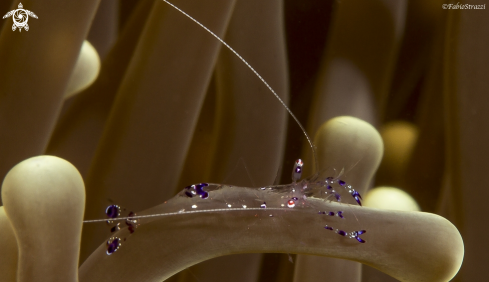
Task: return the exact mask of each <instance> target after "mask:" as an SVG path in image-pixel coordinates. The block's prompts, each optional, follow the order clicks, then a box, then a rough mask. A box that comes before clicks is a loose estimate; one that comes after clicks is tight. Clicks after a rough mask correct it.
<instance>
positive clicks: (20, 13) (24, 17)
mask: <svg viewBox="0 0 489 282" xmlns="http://www.w3.org/2000/svg"><path fill="white" fill-rule="evenodd" d="M12 18H13V20H14V23H15V25H16V26H19V27H20V26H24V25H25V24H26V23H27V21H28V20H29V15H28V14H27V12H26V11H25V10H24V9H17V10H15V12H14V14H13V17H12Z"/></svg>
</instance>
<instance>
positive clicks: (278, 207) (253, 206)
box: [87, 160, 366, 255]
mask: <svg viewBox="0 0 489 282" xmlns="http://www.w3.org/2000/svg"><path fill="white" fill-rule="evenodd" d="M298 161H300V160H298ZM297 163H298V162H297V161H296V164H297ZM301 167H302V166H301ZM296 173H297V165H295V166H294V169H293V172H292V175H293V176H292V179H293V180H294V182H292V183H291V184H287V185H270V186H265V187H259V188H249V187H238V186H233V185H224V184H215V183H198V184H193V185H189V186H187V187H185V188H184V189H183V190H182V191H180V192H179V193H178V194H177V195H175V196H174V197H173V198H172V199H170V200H168V201H166V202H164V203H163V204H162V205H160V206H158V207H156V208H155V209H151V210H149V211H146V212H145V213H141V214H140V215H136V214H134V213H132V212H130V213H129V215H128V216H127V217H119V215H120V214H121V213H120V207H119V206H117V205H110V206H109V207H107V209H106V214H107V217H108V219H107V223H110V224H113V223H114V221H117V220H124V221H125V224H126V225H127V226H128V227H127V230H121V232H120V233H118V234H117V235H118V236H120V237H118V236H113V237H111V238H110V239H109V240H108V241H107V254H108V255H110V254H112V253H114V252H115V251H117V250H119V248H120V247H121V242H122V241H125V239H126V238H125V237H124V236H129V235H130V234H132V233H134V231H135V228H137V227H138V226H139V225H140V224H144V223H147V222H149V221H152V220H155V219H157V218H158V217H163V216H178V215H188V214H196V213H216V212H238V211H259V214H260V216H266V217H274V216H283V215H284V213H286V212H292V211H297V210H305V211H310V210H313V211H314V212H316V213H317V214H318V216H323V217H326V218H328V221H327V223H329V225H325V226H323V228H324V229H325V230H329V231H334V232H335V233H336V234H338V235H340V236H344V237H346V238H351V239H356V240H357V241H358V242H360V243H365V240H363V239H362V238H360V235H362V234H364V233H365V232H366V231H365V230H358V231H351V232H347V231H344V230H341V229H338V228H334V227H332V226H331V224H333V225H340V224H341V222H340V221H341V220H344V219H345V214H344V212H343V211H342V210H320V209H319V208H316V207H319V206H320V205H319V203H321V202H322V201H329V200H332V201H339V200H340V199H341V194H347V193H349V194H350V195H352V196H353V198H354V199H355V200H356V201H357V202H360V200H359V197H360V195H359V194H358V192H356V191H355V190H354V189H353V188H352V187H351V185H349V184H347V183H346V182H344V181H342V180H339V179H335V178H333V177H320V175H317V174H316V175H313V176H311V177H309V178H306V179H303V180H299V178H300V176H301V175H300V174H299V175H297V174H296ZM298 180H299V181H298ZM343 188H344V189H343ZM341 189H343V190H346V191H347V192H346V193H345V192H344V191H341ZM256 215H258V213H256ZM333 217H334V218H335V219H332V218H333ZM95 221H97V220H94V221H87V222H95ZM98 221H100V220H98ZM116 226H117V228H116V229H114V227H112V228H111V231H112V232H115V231H119V230H120V228H119V224H117V225H116ZM121 238H124V239H121Z"/></svg>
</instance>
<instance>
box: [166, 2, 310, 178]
mask: <svg viewBox="0 0 489 282" xmlns="http://www.w3.org/2000/svg"><path fill="white" fill-rule="evenodd" d="M163 2H165V3H167V4H168V5H170V6H172V7H173V8H175V10H177V11H179V12H180V13H182V14H183V15H185V16H186V17H187V18H189V19H191V20H192V21H193V22H195V23H196V24H198V25H199V26H200V27H202V28H203V29H204V30H205V31H207V32H208V33H210V34H211V35H212V36H214V37H215V38H216V39H217V40H219V41H220V42H221V43H222V44H223V45H224V46H226V48H228V49H229V50H230V51H231V52H233V53H234V55H236V57H238V58H239V59H240V60H241V61H242V62H243V63H244V64H245V65H246V66H247V67H248V68H249V69H250V70H251V71H252V72H253V73H254V74H255V75H256V76H257V77H258V78H259V79H260V80H261V82H263V84H265V86H266V87H267V88H268V89H269V90H270V92H272V94H273V95H274V96H275V98H277V99H278V101H279V102H280V103H281V104H282V106H284V108H285V109H286V110H287V112H288V113H289V114H290V116H291V117H292V118H293V119H294V120H295V122H296V123H297V124H298V125H299V127H300V128H301V130H302V132H303V133H304V135H305V136H306V139H307V142H309V146H311V149H312V157H313V159H314V168H315V171H316V172H319V164H318V160H317V157H316V148H315V147H314V144H312V140H311V138H310V137H309V135H308V134H307V132H306V129H305V128H304V126H302V124H301V123H300V122H299V120H298V119H297V117H296V116H295V115H294V114H293V113H292V111H291V110H290V109H289V107H287V105H286V104H285V102H284V101H283V100H282V99H281V98H280V97H279V96H278V95H277V93H276V92H275V90H273V88H272V87H271V86H270V85H269V84H268V83H267V82H266V81H265V79H263V77H262V76H261V75H260V74H259V73H258V72H257V71H256V70H255V69H254V68H253V67H252V66H251V65H250V64H249V63H248V62H247V61H246V60H245V59H243V57H241V55H240V54H239V53H238V52H236V51H235V50H234V49H233V48H232V47H231V46H229V44H227V43H226V42H225V41H224V40H222V39H221V38H220V37H219V36H217V35H216V34H215V33H214V32H212V31H211V30H210V29H208V28H207V27H206V26H205V25H203V24H201V23H200V22H199V21H198V20H196V19H194V18H193V17H192V16H190V15H189V14H187V13H186V12H184V11H183V10H181V9H180V8H178V7H177V6H175V5H173V4H172V3H170V2H168V1H167V0H163Z"/></svg>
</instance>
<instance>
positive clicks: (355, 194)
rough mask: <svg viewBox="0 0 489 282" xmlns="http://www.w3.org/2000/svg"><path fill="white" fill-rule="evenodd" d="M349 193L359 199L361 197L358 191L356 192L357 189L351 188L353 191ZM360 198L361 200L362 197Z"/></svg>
mask: <svg viewBox="0 0 489 282" xmlns="http://www.w3.org/2000/svg"><path fill="white" fill-rule="evenodd" d="M351 195H352V196H353V197H356V196H358V197H359V198H360V199H362V196H361V195H360V193H358V191H356V190H353V192H352V193H351ZM362 200H363V199H362Z"/></svg>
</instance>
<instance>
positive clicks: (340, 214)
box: [336, 211, 345, 218]
mask: <svg viewBox="0 0 489 282" xmlns="http://www.w3.org/2000/svg"><path fill="white" fill-rule="evenodd" d="M336 214H337V215H338V216H339V217H340V218H345V217H344V216H343V212H342V211H338V212H337V213H336Z"/></svg>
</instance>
